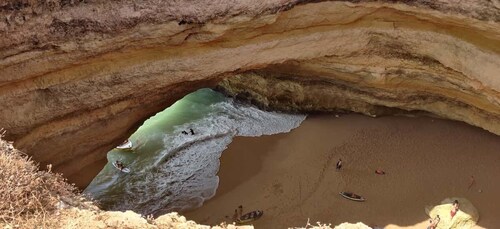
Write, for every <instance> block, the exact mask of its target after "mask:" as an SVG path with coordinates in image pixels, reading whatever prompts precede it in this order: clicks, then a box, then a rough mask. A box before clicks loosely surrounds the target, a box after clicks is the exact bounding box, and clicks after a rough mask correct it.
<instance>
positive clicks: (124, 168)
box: [111, 161, 130, 173]
mask: <svg viewBox="0 0 500 229" xmlns="http://www.w3.org/2000/svg"><path fill="white" fill-rule="evenodd" d="M111 164H113V166H114V167H115V168H116V169H118V170H120V171H122V172H124V173H130V169H129V168H127V167H123V168H119V166H118V165H117V164H116V161H115V162H113V163H111Z"/></svg>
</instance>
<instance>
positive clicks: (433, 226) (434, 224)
mask: <svg viewBox="0 0 500 229" xmlns="http://www.w3.org/2000/svg"><path fill="white" fill-rule="evenodd" d="M440 220H441V218H439V215H437V216H436V218H434V219H431V220H430V221H429V222H430V223H431V225H429V226H428V227H427V229H436V227H437V225H438V223H439V221H440Z"/></svg>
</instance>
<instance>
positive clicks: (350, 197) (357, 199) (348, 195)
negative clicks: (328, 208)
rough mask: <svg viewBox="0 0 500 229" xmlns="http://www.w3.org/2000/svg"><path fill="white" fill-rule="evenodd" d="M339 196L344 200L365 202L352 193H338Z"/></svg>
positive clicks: (362, 198)
mask: <svg viewBox="0 0 500 229" xmlns="http://www.w3.org/2000/svg"><path fill="white" fill-rule="evenodd" d="M339 194H340V195H341V196H342V197H344V198H346V199H349V200H353V201H360V202H363V201H365V198H364V197H362V196H360V195H356V194H354V193H352V192H339Z"/></svg>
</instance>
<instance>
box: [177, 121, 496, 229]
mask: <svg viewBox="0 0 500 229" xmlns="http://www.w3.org/2000/svg"><path fill="white" fill-rule="evenodd" d="M339 158H342V160H343V162H344V166H343V168H342V170H341V171H340V172H338V171H336V170H335V164H336V162H337V160H338V159H339ZM377 168H381V169H383V170H384V171H385V172H386V175H383V176H380V175H376V174H375V173H374V171H375V169H377ZM471 175H473V176H474V177H475V181H476V183H475V184H474V185H473V186H472V187H471V188H470V189H469V188H468V186H469V181H470V176H471ZM219 177H220V184H219V188H218V190H217V193H216V195H215V196H214V197H213V198H212V199H211V200H209V201H207V202H205V204H204V205H203V206H202V207H200V208H198V209H195V210H192V211H190V212H184V213H183V214H184V215H185V216H186V217H187V218H188V219H191V220H195V221H196V222H199V223H203V224H211V225H215V224H219V223H220V222H222V221H228V222H230V221H231V219H230V217H231V216H232V215H233V212H234V209H235V208H236V207H237V206H238V205H240V204H241V205H243V206H244V212H248V211H251V210H256V209H260V210H264V216H263V217H262V218H261V219H259V220H258V221H255V222H254V223H253V224H254V226H256V228H287V227H298V226H302V227H303V226H305V225H306V222H307V221H308V219H310V222H311V223H315V222H317V221H320V222H324V223H332V225H338V224H340V223H343V222H351V223H355V222H364V223H365V224H367V225H372V226H373V225H377V226H380V227H385V228H426V226H427V225H428V217H427V215H426V214H425V211H424V208H425V206H426V205H432V204H438V203H439V202H440V201H442V200H443V199H445V198H447V197H465V198H467V199H469V200H470V201H471V202H472V203H473V204H474V205H475V206H476V208H477V209H478V211H479V214H480V219H479V223H478V226H477V228H498V227H500V218H499V217H498V213H500V205H499V204H498V199H496V198H497V195H498V193H500V180H499V179H500V178H499V177H500V137H499V136H496V135H493V134H491V133H489V132H487V131H484V130H482V129H479V128H476V127H472V126H469V125H466V124H464V123H461V122H454V121H448V120H440V119H434V118H423V117H419V118H408V117H381V118H369V117H365V116H361V115H346V116H342V117H340V118H335V117H334V116H331V115H315V116H309V117H308V118H307V119H306V120H305V121H304V122H303V123H302V125H301V126H300V127H298V128H297V129H294V130H292V131H291V132H290V133H286V134H279V135H273V136H262V137H255V138H251V137H238V138H236V139H234V141H233V142H232V143H231V144H230V146H229V147H228V149H227V150H226V151H224V153H223V154H222V157H221V166H220V170H219ZM479 189H481V190H482V192H481V193H480V192H478V190H479ZM340 191H353V192H355V193H357V194H360V195H362V196H364V197H365V198H366V199H367V201H366V202H363V203H360V202H353V201H349V200H347V199H344V198H342V197H341V196H340V195H339V194H338V193H339V192H340Z"/></svg>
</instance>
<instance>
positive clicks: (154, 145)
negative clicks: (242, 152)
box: [84, 89, 305, 215]
mask: <svg viewBox="0 0 500 229" xmlns="http://www.w3.org/2000/svg"><path fill="white" fill-rule="evenodd" d="M304 119H305V116H304V115H292V114H282V113H276V112H266V111H261V110H259V109H257V108H255V107H253V106H249V105H243V104H238V103H236V102H234V101H233V100H232V99H229V98H226V97H224V96H223V95H222V94H220V93H217V92H215V91H213V90H211V89H200V90H198V91H196V92H193V93H191V94H189V95H187V96H185V97H184V98H183V99H181V100H179V101H177V102H176V103H175V104H173V105H172V106H170V107H169V108H167V109H165V110H164V111H162V112H160V113H158V114H156V115H155V116H153V117H151V118H149V119H148V120H146V121H145V122H144V124H143V125H142V126H141V127H140V128H139V129H138V130H137V131H136V132H135V133H134V134H132V135H131V136H130V138H129V140H130V141H132V142H133V144H134V147H133V150H132V151H130V150H129V151H127V150H119V149H114V150H111V151H110V152H108V155H107V159H108V164H106V166H105V167H104V168H103V170H102V171H101V172H100V173H99V174H98V175H97V176H96V177H95V178H94V180H93V181H92V182H91V183H90V185H89V186H88V187H87V189H86V190H85V191H84V193H86V194H88V195H90V196H92V197H93V198H94V199H95V200H97V201H98V202H99V203H100V205H101V207H103V208H105V209H111V210H128V209H133V210H135V211H136V212H139V213H141V214H144V215H148V214H156V213H160V212H168V211H182V210H187V209H191V208H196V207H199V206H200V205H201V204H202V203H203V202H204V201H205V200H207V199H209V198H211V197H212V196H213V195H214V194H215V191H216V189H217V186H218V183H219V178H218V177H217V171H218V169H219V157H220V155H221V153H222V151H223V150H224V149H226V147H227V145H229V143H230V142H231V141H232V138H233V137H234V136H260V135H269V134H275V133H281V132H288V131H290V130H291V129H293V128H295V127H297V126H299V125H300V123H301V122H302V121H303V120H304ZM190 128H191V129H193V130H194V132H195V134H194V135H191V134H188V135H185V134H182V131H187V132H189V129H190ZM116 160H120V161H122V162H123V163H124V164H125V166H127V167H128V168H129V169H130V170H131V172H130V173H124V172H121V171H119V170H117V169H116V168H115V167H114V166H113V165H111V162H114V161H116Z"/></svg>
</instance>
